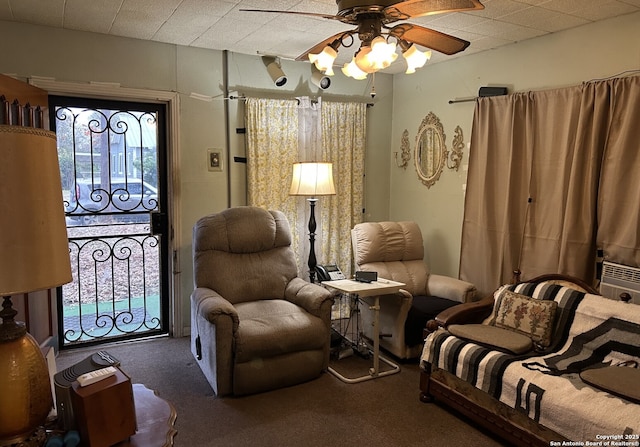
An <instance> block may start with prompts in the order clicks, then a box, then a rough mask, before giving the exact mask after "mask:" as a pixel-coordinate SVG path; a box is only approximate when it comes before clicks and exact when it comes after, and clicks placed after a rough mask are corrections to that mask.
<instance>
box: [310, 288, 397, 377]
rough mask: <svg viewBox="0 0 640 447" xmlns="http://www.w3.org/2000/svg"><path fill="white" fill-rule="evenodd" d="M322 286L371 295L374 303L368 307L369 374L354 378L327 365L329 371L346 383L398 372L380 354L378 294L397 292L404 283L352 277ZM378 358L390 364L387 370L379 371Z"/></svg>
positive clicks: (390, 362)
mask: <svg viewBox="0 0 640 447" xmlns="http://www.w3.org/2000/svg"><path fill="white" fill-rule="evenodd" d="M322 285H323V286H327V287H330V288H332V289H336V290H339V291H341V292H344V293H350V294H354V295H356V296H358V297H373V298H374V304H373V306H370V307H369V309H371V310H373V312H374V315H373V350H372V351H373V367H372V368H371V369H369V374H368V375H366V376H362V377H357V378H355V379H350V378H348V377H345V376H343V375H342V374H340V373H339V372H338V371H336V370H335V369H333V368H331V367H329V372H330V373H332V374H333V375H335V376H336V377H338V378H339V379H340V380H342V381H343V382H346V383H358V382H364V381H365V380H371V379H376V378H378V377H384V376H389V375H391V374H396V373H399V372H400V366H399V365H397V364H395V363H393V362H392V361H391V360H389V359H387V358H385V357H383V356H381V355H380V296H381V295H390V294H394V293H397V292H398V291H399V290H400V289H401V288H402V287H404V286H406V284H404V283H401V282H396V281H391V280H388V279H384V278H378V280H377V281H372V282H370V283H366V282H359V281H356V280H353V279H339V280H335V281H323V282H322ZM380 360H382V361H383V362H385V363H386V364H387V365H389V366H391V367H392V369H390V370H388V371H383V372H381V371H380Z"/></svg>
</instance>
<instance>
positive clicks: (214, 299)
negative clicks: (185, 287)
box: [191, 287, 240, 333]
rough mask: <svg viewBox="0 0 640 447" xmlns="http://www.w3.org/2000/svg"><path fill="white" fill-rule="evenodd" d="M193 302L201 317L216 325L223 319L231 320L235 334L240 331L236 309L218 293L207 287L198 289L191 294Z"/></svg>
mask: <svg viewBox="0 0 640 447" xmlns="http://www.w3.org/2000/svg"><path fill="white" fill-rule="evenodd" d="M191 300H192V302H193V305H194V306H195V308H196V311H197V313H198V315H199V316H201V317H202V318H204V319H205V320H207V321H208V322H210V323H211V324H216V323H217V322H218V320H219V319H221V318H225V317H226V318H230V319H231V322H232V327H233V332H234V333H235V332H236V330H237V329H238V324H240V320H239V319H238V312H237V311H236V309H235V307H233V305H232V304H231V303H230V302H229V301H227V300H226V299H224V298H223V297H222V296H220V294H218V293H217V292H215V291H213V290H211V289H207V288H205V287H198V288H196V289H195V290H194V291H193V293H192V294H191Z"/></svg>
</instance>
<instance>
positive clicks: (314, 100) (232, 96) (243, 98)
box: [224, 95, 375, 108]
mask: <svg viewBox="0 0 640 447" xmlns="http://www.w3.org/2000/svg"><path fill="white" fill-rule="evenodd" d="M224 99H232V100H234V99H238V100H241V101H246V100H247V97H246V96H245V95H239V96H234V95H230V96H228V97H226V98H224ZM293 99H295V100H296V101H298V104H300V99H298V98H293ZM311 102H312V103H317V102H318V100H317V99H312V100H311ZM374 105H375V104H373V103H371V102H368V103H367V108H369V107H373V106H374Z"/></svg>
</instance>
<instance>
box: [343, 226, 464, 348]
mask: <svg viewBox="0 0 640 447" xmlns="http://www.w3.org/2000/svg"><path fill="white" fill-rule="evenodd" d="M351 242H352V244H353V252H354V259H355V264H356V269H357V270H363V271H374V272H377V273H378V277H381V278H385V279H390V280H393V281H399V282H403V283H405V284H406V287H404V289H402V290H400V293H398V294H395V295H385V296H384V297H382V298H381V299H380V334H381V339H380V346H381V347H382V348H384V349H385V350H387V351H388V352H390V353H391V354H393V355H395V356H396V357H398V358H401V359H409V358H415V357H417V356H419V355H420V353H421V351H422V346H423V342H424V337H423V329H424V328H425V326H426V323H427V321H429V320H431V319H433V318H434V317H435V316H436V315H437V314H438V313H439V312H440V311H442V310H444V309H447V308H449V307H451V306H453V305H456V304H459V303H464V302H468V301H472V300H473V299H474V298H475V293H476V288H475V286H474V285H473V284H471V283H468V282H466V281H461V280H459V279H456V278H451V277H447V276H442V275H432V274H430V273H429V269H428V267H427V265H426V264H425V262H424V247H423V242H422V233H421V231H420V227H419V226H418V225H417V224H416V223H415V222H365V223H361V224H357V225H356V226H355V227H354V228H353V229H352V230H351ZM365 301H366V299H365ZM361 315H362V320H363V325H362V326H363V331H364V334H365V336H367V337H369V338H371V337H372V335H373V329H372V321H373V314H372V312H371V311H370V310H369V309H368V308H367V307H366V306H361Z"/></svg>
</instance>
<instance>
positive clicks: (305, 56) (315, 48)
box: [296, 31, 354, 61]
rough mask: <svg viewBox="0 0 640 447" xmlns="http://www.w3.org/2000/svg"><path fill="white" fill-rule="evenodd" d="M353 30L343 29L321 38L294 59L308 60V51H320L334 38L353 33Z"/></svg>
mask: <svg viewBox="0 0 640 447" xmlns="http://www.w3.org/2000/svg"><path fill="white" fill-rule="evenodd" d="M353 32H354V31H343V32H341V33H338V34H334V35H333V36H331V37H329V38H327V39H325V40H323V41H322V42H320V43H317V44H316V45H314V46H313V47H312V48H309V49H308V50H307V51H305V52H304V53H302V54H301V55H300V56H298V57H296V60H297V61H308V60H309V54H310V53H315V54H317V53H320V52H321V51H322V50H323V49H324V47H326V46H327V45H329V44H330V43H332V42H333V41H334V40H336V39H341V38H342V37H344V36H346V35H347V34H353Z"/></svg>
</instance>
